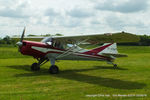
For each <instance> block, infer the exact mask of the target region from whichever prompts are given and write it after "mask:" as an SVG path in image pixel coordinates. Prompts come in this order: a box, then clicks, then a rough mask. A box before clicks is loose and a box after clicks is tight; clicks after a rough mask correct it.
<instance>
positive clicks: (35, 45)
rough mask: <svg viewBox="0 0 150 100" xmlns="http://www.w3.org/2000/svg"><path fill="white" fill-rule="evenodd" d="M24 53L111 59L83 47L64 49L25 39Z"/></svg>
mask: <svg viewBox="0 0 150 100" xmlns="http://www.w3.org/2000/svg"><path fill="white" fill-rule="evenodd" d="M20 52H21V53H22V54H23V55H29V56H33V57H34V58H45V57H47V58H55V59H57V60H105V61H111V60H112V58H111V57H107V56H103V55H100V54H97V53H95V52H93V51H90V50H85V49H82V48H80V49H79V48H76V47H75V48H71V49H70V48H68V49H62V48H57V47H54V46H52V45H50V44H46V43H42V42H33V41H25V40H23V45H22V47H21V48H20Z"/></svg>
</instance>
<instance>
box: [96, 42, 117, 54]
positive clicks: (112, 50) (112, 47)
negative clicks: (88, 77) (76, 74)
mask: <svg viewBox="0 0 150 100" xmlns="http://www.w3.org/2000/svg"><path fill="white" fill-rule="evenodd" d="M104 46H107V47H106V48H105V49H103V50H102V51H100V52H99V53H98V54H107V53H108V54H118V50H117V44H116V43H104V44H103V46H102V47H104Z"/></svg>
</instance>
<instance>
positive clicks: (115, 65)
mask: <svg viewBox="0 0 150 100" xmlns="http://www.w3.org/2000/svg"><path fill="white" fill-rule="evenodd" d="M107 63H108V64H112V65H113V66H114V68H118V67H117V64H114V63H113V62H107Z"/></svg>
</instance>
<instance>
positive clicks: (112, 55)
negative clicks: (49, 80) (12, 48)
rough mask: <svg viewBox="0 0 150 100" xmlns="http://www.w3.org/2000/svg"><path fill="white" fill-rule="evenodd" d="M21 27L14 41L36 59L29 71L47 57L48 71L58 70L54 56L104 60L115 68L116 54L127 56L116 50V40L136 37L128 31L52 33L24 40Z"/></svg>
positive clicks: (40, 64) (122, 40)
mask: <svg viewBox="0 0 150 100" xmlns="http://www.w3.org/2000/svg"><path fill="white" fill-rule="evenodd" d="M24 34H25V28H24V30H23V32H22V35H21V38H20V41H19V42H17V43H16V44H17V45H18V47H19V52H21V54H23V55H29V56H33V57H34V58H36V59H37V61H38V63H33V64H32V65H31V70H32V71H38V70H40V66H42V65H43V64H45V63H47V62H48V61H50V63H51V66H50V68H49V73H51V74H57V73H59V67H58V66H57V65H55V62H56V61H57V60H91V61H106V62H107V63H108V64H112V65H113V66H114V68H117V64H114V63H113V62H114V60H115V59H116V58H117V57H127V55H124V54H119V53H118V51H117V45H116V42H120V43H121V42H136V41H139V38H138V37H137V36H136V35H133V34H130V33H125V32H121V33H105V34H94V35H93V34H91V35H77V36H54V37H45V38H44V39H43V40H42V41H41V42H35V41H27V40H24ZM100 43H104V44H103V45H102V46H99V47H96V48H94V49H91V50H89V49H84V48H81V47H80V46H79V45H81V44H92V45H93V44H100Z"/></svg>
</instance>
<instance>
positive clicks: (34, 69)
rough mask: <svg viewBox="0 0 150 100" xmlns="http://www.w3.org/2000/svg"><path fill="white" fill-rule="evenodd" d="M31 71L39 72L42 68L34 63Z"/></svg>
mask: <svg viewBox="0 0 150 100" xmlns="http://www.w3.org/2000/svg"><path fill="white" fill-rule="evenodd" d="M31 70H32V71H38V70H40V66H39V65H38V63H33V64H32V65H31Z"/></svg>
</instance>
